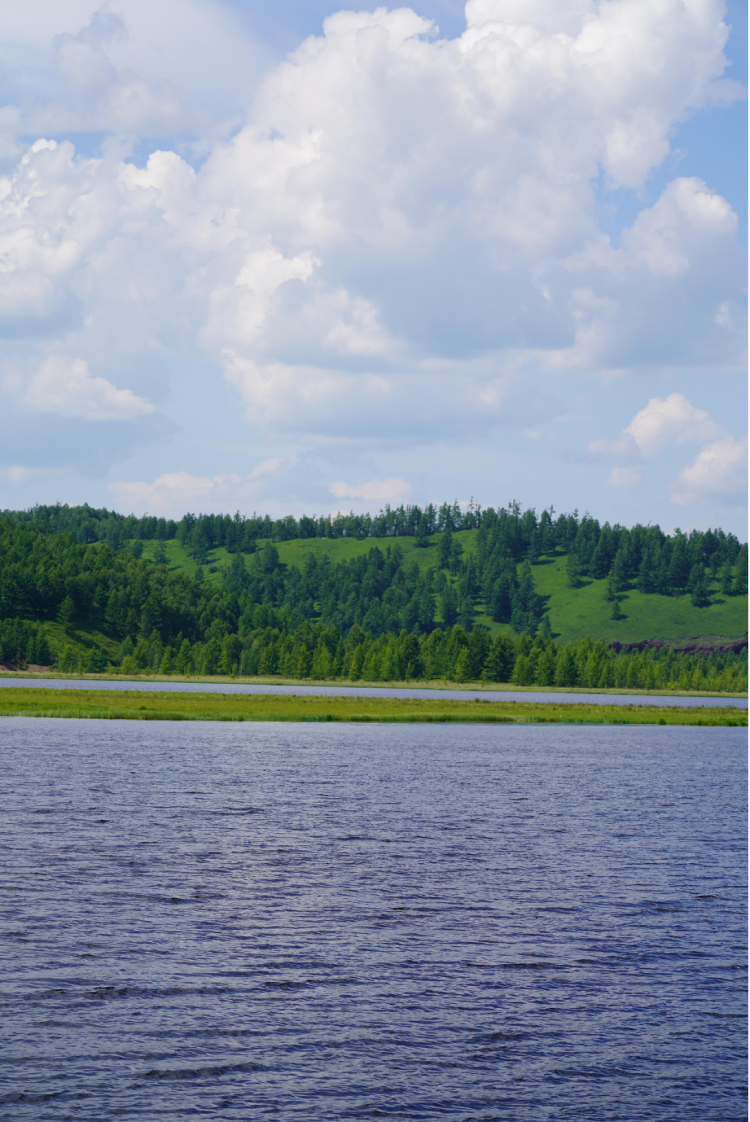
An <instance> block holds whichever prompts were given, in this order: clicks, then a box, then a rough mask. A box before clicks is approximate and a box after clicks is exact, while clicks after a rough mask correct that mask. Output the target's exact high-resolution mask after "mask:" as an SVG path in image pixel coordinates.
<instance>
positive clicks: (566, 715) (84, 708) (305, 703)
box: [0, 687, 747, 726]
mask: <svg viewBox="0 0 750 1122" xmlns="http://www.w3.org/2000/svg"><path fill="white" fill-rule="evenodd" d="M0 717H63V718H77V719H80V718H100V719H106V720H131V721H316V722H319V721H336V722H340V721H345V722H389V723H390V722H396V723H408V724H411V723H418V724H423V723H426V724H429V723H440V724H444V723H463V724H537V723H542V724H547V723H553V724H596V725H602V724H625V725H733V726H746V725H747V713H746V712H745V711H744V710H738V709H735V708H730V707H723V706H722V707H719V706H716V707H689V708H688V707H678V706H656V705H654V706H651V705H649V706H641V705H585V704H571V703H567V704H566V703H559V704H558V703H539V702H516V701H486V700H483V699H480V698H477V699H476V700H472V701H453V700H451V699H444V698H439V699H438V698H434V699H433V698H391V697H387V698H386V697H382V698H380V697H321V696H319V695H318V696H315V695H306V696H300V695H296V694H290V695H284V696H282V695H279V694H254V695H249V696H248V695H247V694H244V695H243V694H208V693H177V694H175V693H143V692H142V691H140V690H128V691H123V692H122V693H119V692H118V694H117V697H116V698H113V697H111V695H110V697H108V698H107V699H106V700H105V699H104V698H102V697H101V695H99V696H94V695H93V694H92V691H91V690H59V691H55V696H54V697H51V696H50V691H49V690H45V689H33V688H26V689H25V688H22V687H20V688H18V689H13V690H3V691H0Z"/></svg>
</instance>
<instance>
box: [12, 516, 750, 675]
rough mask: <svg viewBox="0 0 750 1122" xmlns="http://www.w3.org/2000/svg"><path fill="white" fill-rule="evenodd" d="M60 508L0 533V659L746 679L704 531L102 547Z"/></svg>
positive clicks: (477, 528) (527, 524) (605, 530)
mask: <svg viewBox="0 0 750 1122" xmlns="http://www.w3.org/2000/svg"><path fill="white" fill-rule="evenodd" d="M442 509H443V508H441V510H442ZM446 510H447V511H448V513H450V508H446ZM27 513H28V512H27ZM32 513H33V512H32ZM84 513H85V512H84ZM63 514H64V518H63ZM63 514H61V516H60V517H61V519H63V520H67V521H68V522H69V523H70V525H71V529H70V530H67V531H57V532H56V531H55V530H54V529H52V528H51V525H50V521H49V519H42V518H36V517H25V516H24V517H21V516H18V517H16V516H14V515H13V514H12V513H11V515H10V516H6V517H5V518H4V519H0V659H4V660H5V661H6V662H7V663H8V664H12V665H21V664H23V663H24V662H25V663H27V664H32V665H49V664H50V663H54V664H55V665H56V666H57V667H58V668H59V669H60V670H63V671H74V670H76V669H81V668H83V669H87V670H90V671H94V672H96V671H100V670H102V669H104V668H105V666H106V665H107V664H109V665H111V666H112V667H113V668H117V667H119V668H120V669H121V670H122V671H123V672H124V673H134V672H138V671H144V670H148V669H150V670H151V671H152V672H153V671H155V670H159V671H163V672H165V673H167V672H169V671H171V670H175V669H176V670H177V671H179V672H180V673H194V672H197V673H200V674H211V673H242V674H250V675H256V674H263V675H271V676H273V675H284V676H286V677H289V678H292V679H294V678H305V677H310V676H312V677H314V678H323V679H324V678H328V677H332V676H333V677H342V676H344V677H349V678H354V679H367V680H371V681H378V680H403V679H404V678H409V679H420V678H421V679H426V678H427V679H438V678H451V679H453V680H457V681H471V680H476V679H477V678H480V677H481V678H482V679H484V680H486V681H497V682H502V681H510V680H513V681H516V682H518V683H519V684H527V685H530V684H534V683H535V684H538V685H553V684H556V685H562V686H575V685H581V686H587V687H592V688H602V687H604V688H606V687H608V686H613V687H618V688H624V687H640V688H669V687H670V686H671V687H674V686H676V685H678V684H679V688H696V689H697V688H711V689H728V688H730V685H731V687H732V688H742V684H741V683H742V681H744V678H745V676H746V663H747V650H746V641H745V642H744V644H743V642H742V637H743V636H744V635H745V631H746V611H747V546H746V545H740V543H739V542H738V541H737V539H736V538H734V537H732V536H731V535H726V534H723V533H722V532H721V531H708V532H706V533H693V534H690V535H683V534H680V533H679V532H677V533H675V535H673V536H668V535H665V534H663V533H662V532H661V531H660V530H659V528H658V527H641V526H635V527H632V528H631V529H630V530H627V529H625V528H624V527H619V526H615V527H610V526H609V525H608V524H607V523H605V524H604V525H603V526H600V525H599V523H598V522H596V521H595V520H593V519H591V518H589V517H588V516H586V517H584V518H583V519H578V517H577V516H571V515H560V516H559V517H558V518H557V519H553V518H552V515H551V513H550V512H546V511H545V512H543V514H542V516H541V518H539V519H537V518H536V515H535V514H534V512H533V511H532V512H529V511H526V512H523V513H522V512H521V511H520V509H518V508H511V509H510V510H505V509H501V510H500V511H494V510H492V509H489V510H487V511H483V512H479V511H477V510H475V511H474V512H473V513H472V515H471V519H472V521H473V523H474V525H471V526H465V527H463V526H462V527H461V528H456V529H450V528H449V527H447V528H445V529H442V530H440V529H436V527H435V525H434V524H431V525H429V526H427V525H426V522H425V516H424V514H423V515H422V517H421V519H420V521H419V523H418V525H417V532H416V533H415V534H411V535H405V534H396V533H391V534H389V535H385V536H384V537H373V536H366V535H363V534H362V533H361V532H360V531H361V527H360V529H359V530H358V532H357V534H356V535H349V534H345V533H343V532H342V533H340V534H338V535H336V534H334V533H333V532H332V530H333V526H332V524H331V523H330V522H329V523H328V524H327V530H328V531H331V532H330V533H329V532H326V534H324V535H319V536H313V535H308V536H303V535H302V534H301V533H300V532H299V530H300V525H301V524H302V520H301V521H300V523H297V524H295V525H296V526H297V531H298V532H297V534H296V536H295V535H294V534H292V533H291V529H292V528H291V527H290V525H289V524H288V523H287V522H285V521H283V520H282V522H281V524H280V528H279V524H276V526H275V527H274V525H273V524H271V525H270V529H271V530H273V531H274V533H283V534H286V537H282V538H280V539H279V538H278V537H277V539H276V540H272V539H271V538H270V537H265V538H263V537H259V536H257V535H256V536H255V537H248V536H247V535H248V526H250V527H252V525H255V529H256V530H257V529H268V528H269V526H268V524H267V523H266V522H264V521H263V520H257V521H256V523H255V524H252V523H251V521H250V520H246V521H245V523H243V522H242V521H241V520H239V519H234V520H232V519H229V520H228V521H224V520H222V519H218V520H216V521H215V522H211V521H210V519H208V518H207V519H205V520H204V522H203V523H201V520H200V519H193V521H192V523H191V522H190V521H189V519H188V520H184V521H183V522H181V523H180V524H179V525H177V527H176V529H175V528H174V526H173V527H172V529H174V533H173V536H172V537H165V536H164V534H165V532H166V531H169V530H170V527H169V526H167V525H166V524H164V525H163V526H161V528H160V527H159V526H158V524H157V526H156V530H157V532H160V533H161V534H162V536H161V537H157V538H151V539H146V540H145V541H144V540H143V539H140V538H136V539H125V540H123V539H122V538H119V539H118V541H117V542H115V543H114V548H113V547H112V546H111V545H110V544H109V543H108V541H107V540H105V539H106V537H107V534H105V535H104V537H103V538H101V537H100V538H97V540H96V541H94V542H92V543H90V544H86V543H84V542H81V541H80V540H79V539H80V538H81V537H85V536H86V534H88V532H89V531H88V530H86V533H84V532H83V530H82V527H83V528H84V529H85V527H86V526H88V525H89V523H88V522H82V523H81V524H80V525H77V524H76V517H78V516H77V515H75V512H72V513H71V512H68V513H65V512H63ZM86 517H88V516H86ZM412 521H413V519H412ZM310 522H311V525H313V527H314V523H313V521H312V520H310ZM397 522H398V520H397V521H396V522H395V523H394V526H393V527H392V528H394V529H397V528H398V524H397ZM477 523H478V524H477ZM109 525H110V528H111V525H112V523H110V524H109ZM114 525H119V523H114ZM211 526H213V527H214V530H215V532H216V537H217V540H215V541H214V542H209V541H208V535H209V529H210V527H211ZM196 527H197V528H198V529H197V530H196ZM232 527H234V530H233V529H232ZM141 528H143V527H141ZM152 528H153V527H152ZM381 528H382V527H381ZM323 529H326V525H324V526H323ZM428 530H429V533H428V532H427V531H428ZM198 531H200V532H198ZM212 532H213V531H212ZM107 533H109V531H107ZM222 534H223V536H224V540H223V541H221V540H218V538H219V537H220V536H221V535H222ZM696 638H698V639H700V642H698V643H696V642H695V641H694V640H695V639H696ZM644 640H651V641H652V642H651V643H650V645H649V647H648V649H647V650H644V649H642V648H643V641H644ZM653 640H659V642H653ZM686 640H691V641H692V642H691V644H690V650H683V651H680V647H681V646H685V641H686ZM629 643H640V644H641V649H640V650H638V651H634V652H630V653H628V650H627V644H629ZM623 644H624V645H625V646H624V647H623ZM707 683H711V684H710V685H707Z"/></svg>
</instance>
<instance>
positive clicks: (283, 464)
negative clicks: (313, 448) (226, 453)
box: [248, 456, 298, 479]
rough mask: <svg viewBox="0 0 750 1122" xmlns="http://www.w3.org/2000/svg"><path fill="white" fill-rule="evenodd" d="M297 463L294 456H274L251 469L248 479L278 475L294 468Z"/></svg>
mask: <svg viewBox="0 0 750 1122" xmlns="http://www.w3.org/2000/svg"><path fill="white" fill-rule="evenodd" d="M297 462H298V461H297V457H296V456H276V457H274V458H273V459H270V460H263V462H262V463H260V464H258V466H257V467H254V468H253V470H252V471H251V472H250V475H249V476H248V479H264V478H265V477H266V476H273V475H278V474H279V473H280V472H284V471H289V470H290V468H293V467H296V465H297Z"/></svg>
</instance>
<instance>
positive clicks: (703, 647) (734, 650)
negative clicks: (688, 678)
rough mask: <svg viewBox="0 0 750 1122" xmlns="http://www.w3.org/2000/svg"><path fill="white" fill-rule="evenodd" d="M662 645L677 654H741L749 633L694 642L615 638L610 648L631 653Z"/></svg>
mask: <svg viewBox="0 0 750 1122" xmlns="http://www.w3.org/2000/svg"><path fill="white" fill-rule="evenodd" d="M662 647H669V648H670V650H673V651H675V652H676V653H677V654H697V655H715V654H730V653H731V654H739V653H740V651H744V650H745V648H746V647H747V634H745V636H744V638H742V639H734V640H732V639H722V638H721V637H717V638H716V640H715V641H713V640H707V639H696V640H695V642H694V643H691V642H687V643H681V644H679V645H678V644H677V643H674V642H670V641H669V640H668V639H641V641H640V642H639V643H620V642H618V640H617V639H614V640H613V641H612V642H611V643H610V644H609V649H610V650H611V651H615V653H616V654H619V653H620V651H622V652H624V654H630V653H631V651H646V650H649V651H658V650H661V649H662Z"/></svg>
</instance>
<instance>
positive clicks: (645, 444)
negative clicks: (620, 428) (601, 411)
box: [624, 393, 719, 455]
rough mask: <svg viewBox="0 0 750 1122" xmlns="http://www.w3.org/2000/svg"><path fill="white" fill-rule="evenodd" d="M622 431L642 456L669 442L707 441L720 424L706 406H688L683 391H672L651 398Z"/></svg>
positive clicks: (657, 449) (714, 433)
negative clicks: (701, 407) (665, 394)
mask: <svg viewBox="0 0 750 1122" xmlns="http://www.w3.org/2000/svg"><path fill="white" fill-rule="evenodd" d="M624 431H625V432H626V433H628V434H629V435H630V436H632V437H633V440H634V441H635V443H636V444H637V445H638V447H639V448H640V449H641V451H642V452H643V453H644V454H645V455H653V454H654V453H655V452H659V451H660V450H661V449H662V448H664V447H665V445H667V444H670V443H671V444H684V443H685V442H686V441H688V440H709V439H710V438H711V437H712V436H716V434H717V432H718V431H719V426H718V425H717V424H716V422H715V421H713V420H712V419H711V417H710V416H709V415H708V413H707V412H706V411H705V409H696V408H695V406H693V405H691V404H690V402H689V401H688V399H687V398H686V397H685V395H684V394H681V393H671V394H670V395H669V396H668V397H665V398H661V397H652V398H651V400H650V401H649V403H648V405H646V406H645V408H643V409H641V410H639V412H638V413H636V415H635V417H633V420H632V421H631V422H630V424H629V425H628V427H627V428H626V429H625V430H624Z"/></svg>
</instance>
